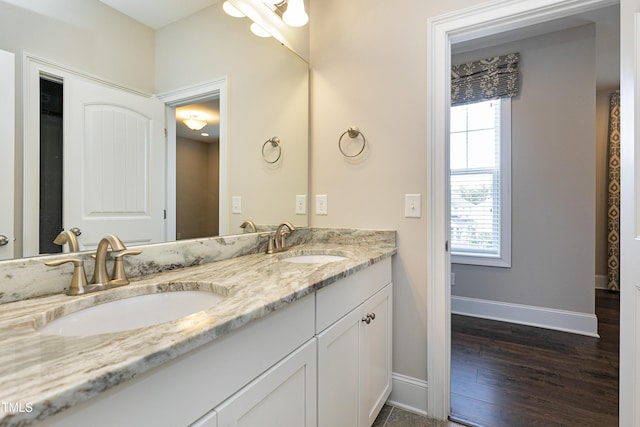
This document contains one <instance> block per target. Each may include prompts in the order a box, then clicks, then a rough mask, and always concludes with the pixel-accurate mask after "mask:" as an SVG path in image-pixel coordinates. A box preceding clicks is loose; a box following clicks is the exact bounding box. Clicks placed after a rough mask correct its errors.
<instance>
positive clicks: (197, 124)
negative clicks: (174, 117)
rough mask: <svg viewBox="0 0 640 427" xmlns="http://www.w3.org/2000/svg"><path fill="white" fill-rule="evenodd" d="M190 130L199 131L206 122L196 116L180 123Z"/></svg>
mask: <svg viewBox="0 0 640 427" xmlns="http://www.w3.org/2000/svg"><path fill="white" fill-rule="evenodd" d="M182 123H184V124H185V125H186V126H187V127H188V128H189V129H191V130H200V129H202V128H203V127H205V126H206V125H207V121H206V120H203V119H201V118H199V117H197V116H189V118H188V119H185V120H183V121H182Z"/></svg>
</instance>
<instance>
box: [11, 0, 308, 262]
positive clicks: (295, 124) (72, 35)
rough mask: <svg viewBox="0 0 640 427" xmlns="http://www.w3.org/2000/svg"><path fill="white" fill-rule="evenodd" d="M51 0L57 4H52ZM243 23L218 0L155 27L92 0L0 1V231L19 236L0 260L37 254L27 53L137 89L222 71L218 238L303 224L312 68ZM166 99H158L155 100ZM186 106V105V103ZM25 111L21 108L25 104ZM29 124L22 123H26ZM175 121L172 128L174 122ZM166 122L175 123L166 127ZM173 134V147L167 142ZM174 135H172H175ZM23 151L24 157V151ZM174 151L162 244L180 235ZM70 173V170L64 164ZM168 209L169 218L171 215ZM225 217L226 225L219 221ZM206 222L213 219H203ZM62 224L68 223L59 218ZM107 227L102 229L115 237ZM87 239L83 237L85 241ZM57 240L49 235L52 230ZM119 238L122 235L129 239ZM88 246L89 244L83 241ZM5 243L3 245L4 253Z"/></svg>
mask: <svg viewBox="0 0 640 427" xmlns="http://www.w3.org/2000/svg"><path fill="white" fill-rule="evenodd" d="M52 3H55V5H53V4H52ZM249 24H250V21H249V20H248V19H235V18H231V17H229V16H227V15H226V14H224V12H223V11H222V4H221V2H216V3H215V4H213V5H212V6H210V7H207V8H205V9H203V10H200V11H199V12H197V13H195V14H193V15H190V16H188V17H186V18H183V19H181V20H179V21H176V22H173V23H171V24H169V25H166V26H164V27H162V28H159V29H157V30H154V29H151V28H149V27H147V26H145V25H142V24H140V23H138V22H137V21H135V20H132V19H131V18H129V17H127V16H125V15H123V14H121V13H120V12H117V11H115V10H113V9H111V8H110V7H108V6H106V5H105V4H103V3H102V2H100V1H98V0H56V2H51V1H49V0H34V1H32V2H29V5H28V6H21V2H18V1H16V0H8V1H0V26H2V28H3V30H4V31H3V37H2V38H0V49H2V50H5V51H9V52H13V53H15V57H16V61H15V62H16V80H15V81H16V98H17V99H16V108H15V115H16V119H15V122H16V128H15V129H16V134H15V135H16V136H15V139H16V143H15V152H16V161H15V164H14V165H12V166H14V167H15V174H14V175H15V177H16V179H15V182H14V183H8V184H7V183H2V185H3V186H7V185H8V186H11V187H13V188H15V194H14V198H13V202H14V212H15V220H14V224H13V230H10V231H4V230H0V234H6V235H12V236H15V246H14V249H13V251H12V253H11V254H10V255H9V256H7V254H6V253H4V254H3V253H0V259H3V258H8V257H11V256H12V255H13V254H15V255H16V256H18V257H19V256H22V255H23V254H24V255H25V256H30V255H36V254H37V253H38V252H39V250H36V251H34V250H24V251H23V249H24V239H23V229H25V227H28V225H26V224H25V223H26V222H28V221H33V218H30V217H29V213H28V212H26V210H27V209H28V207H27V208H25V204H24V203H25V200H26V199H28V194H27V188H29V182H30V181H32V180H36V179H37V178H38V177H34V176H31V175H30V174H31V173H32V172H31V169H32V168H30V167H26V168H25V166H24V165H25V163H24V162H26V161H27V159H28V158H33V157H35V156H36V155H37V154H39V153H33V152H31V150H32V149H31V148H30V146H29V145H28V144H27V145H24V144H23V140H24V138H25V137H26V134H28V133H29V131H30V129H23V128H22V123H23V119H26V117H23V116H24V114H26V113H25V112H24V111H23V106H24V104H25V100H24V99H22V94H23V84H25V80H26V79H27V78H26V70H23V64H24V62H25V61H24V57H25V55H27V54H28V55H31V56H33V57H36V58H43V59H46V60H47V61H50V62H51V63H54V64H59V65H61V66H63V67H66V68H67V69H70V70H75V71H78V72H81V73H84V74H88V75H90V76H96V77H99V78H100V79H103V80H105V81H108V82H113V83H116V84H117V85H119V86H123V87H127V88H131V89H133V90H135V91H138V92H140V93H148V94H152V93H158V94H161V95H162V94H163V93H165V94H166V93H170V92H172V91H175V90H180V89H182V88H185V87H193V86H197V85H198V84H200V83H201V82H206V81H211V80H212V79H216V78H219V77H225V79H226V85H227V99H226V104H225V105H223V106H222V107H221V108H226V123H225V124H224V126H226V135H221V136H220V138H221V139H222V138H226V141H224V142H225V144H226V153H225V154H224V156H223V157H220V159H219V163H220V166H221V167H220V173H221V174H222V173H223V172H224V176H223V175H220V176H219V180H220V182H221V183H222V184H221V185H222V186H224V188H222V187H221V188H220V194H221V197H222V195H224V200H220V203H219V207H220V212H219V214H220V215H219V217H220V222H219V224H218V228H219V230H220V234H237V233H241V232H243V229H242V228H240V224H242V222H244V221H245V220H252V221H254V222H255V223H257V224H264V225H274V224H275V225H277V224H279V223H281V222H283V221H290V222H292V223H294V224H295V225H299V226H306V225H308V217H307V215H306V214H305V215H300V214H296V210H295V200H296V196H297V195H306V194H307V192H308V85H309V81H308V64H307V63H306V62H304V61H303V60H301V59H300V57H298V56H297V55H295V54H294V53H293V52H291V51H290V50H288V49H287V48H285V47H283V46H282V45H281V43H279V42H278V41H276V40H274V39H261V38H258V37H255V36H254V35H253V34H251V32H250V31H249V28H248V27H249ZM160 98H162V96H161V97H160ZM185 104H186V102H185ZM180 106H181V105H178V104H173V105H170V106H169V107H168V108H167V111H168V113H167V121H172V120H174V119H173V118H174V117H175V114H176V108H178V107H180ZM25 111H26V107H25ZM27 121H28V120H27ZM178 124H179V123H177V122H176V123H175V124H174V125H173V128H174V130H175V128H176V127H177V126H178ZM168 127H169V128H171V127H172V126H168ZM273 136H278V137H279V138H280V140H281V141H282V158H281V159H280V160H279V161H278V162H277V163H276V164H268V163H266V162H265V161H264V159H263V158H262V153H261V148H262V145H263V143H264V142H265V141H266V140H267V139H269V138H271V137H273ZM172 137H173V136H172V135H171V134H169V145H171V144H173V143H175V142H174V141H171V139H172ZM179 138H180V137H179V136H178V137H177V139H179ZM23 150H24V154H23ZM176 161H177V159H176V156H175V151H174V152H173V153H172V152H171V150H169V152H168V157H167V160H166V164H167V171H168V172H169V175H168V176H167V181H168V182H169V187H171V182H172V179H173V193H172V192H171V188H168V189H165V193H166V194H167V201H166V203H167V205H168V207H169V209H168V211H169V212H168V217H167V221H168V222H173V228H172V227H171V226H170V225H167V227H166V231H165V232H164V236H165V237H164V239H165V240H169V241H170V240H174V239H175V238H176V233H177V232H178V230H176V225H175V221H176V217H175V210H174V211H173V214H172V211H171V209H170V205H171V203H172V202H171V197H173V204H174V205H175V201H176V199H178V200H179V196H178V195H177V194H176V192H177V191H180V190H177V189H176V183H175V176H173V178H172V177H171V176H170V175H171V170H172V169H173V170H174V175H175V170H176V167H177V165H176ZM65 173H66V169H65ZM232 197H240V198H241V200H242V204H241V213H232V210H231V208H232V206H231V198H232ZM172 215H173V216H172ZM223 220H224V223H223V222H222V221H223ZM209 221H210V219H209ZM63 226H64V227H65V228H67V229H68V228H71V227H73V224H67V223H65V221H64V212H63ZM112 232H113V230H110V229H105V230H101V233H102V234H103V235H104V234H108V233H112ZM83 236H84V234H83V235H81V236H80V237H79V241H80V244H81V247H82V244H83V242H82V239H83ZM53 237H55V236H53ZM121 237H123V240H126V236H121ZM86 247H87V248H89V247H91V245H86ZM1 250H2V249H0V251H1Z"/></svg>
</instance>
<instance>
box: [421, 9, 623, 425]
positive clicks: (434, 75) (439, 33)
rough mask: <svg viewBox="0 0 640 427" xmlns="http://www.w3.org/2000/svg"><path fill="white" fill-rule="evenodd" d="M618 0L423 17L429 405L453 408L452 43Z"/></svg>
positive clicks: (440, 413)
mask: <svg viewBox="0 0 640 427" xmlns="http://www.w3.org/2000/svg"><path fill="white" fill-rule="evenodd" d="M614 4H618V1H616V0H497V1H491V2H488V3H483V4H481V5H478V6H474V7H470V8H466V9H462V10H459V11H455V12H452V13H448V14H445V15H441V16H437V17H433V18H430V19H429V20H428V22H427V34H428V44H427V93H428V96H427V111H428V113H427V127H428V132H427V151H428V153H429V158H428V161H427V170H428V175H427V189H428V201H427V232H428V238H427V300H428V305H427V346H428V347H427V378H428V388H427V410H428V413H429V415H430V416H432V417H435V418H439V419H446V418H447V417H448V415H449V413H450V408H451V395H450V393H451V372H450V371H451V364H450V358H451V286H450V276H451V274H450V273H451V259H450V254H449V252H448V251H447V250H446V247H447V244H448V240H449V237H448V236H449V212H448V211H449V209H448V206H449V204H448V194H447V188H448V187H447V186H448V184H447V183H448V173H449V171H448V169H449V168H448V166H447V160H448V158H449V157H448V155H449V153H448V143H447V141H448V134H449V109H450V91H451V89H450V69H451V44H452V43H459V42H464V41H468V40H473V39H476V38H480V37H484V36H488V35H493V34H498V33H501V32H505V31H509V30H513V29H517V28H521V27H524V26H527V25H533V24H538V23H542V22H546V21H550V20H553V19H558V18H563V17H567V16H570V15H574V14H577V13H581V12H586V11H589V10H594V9H599V8H602V7H606V6H611V5H614Z"/></svg>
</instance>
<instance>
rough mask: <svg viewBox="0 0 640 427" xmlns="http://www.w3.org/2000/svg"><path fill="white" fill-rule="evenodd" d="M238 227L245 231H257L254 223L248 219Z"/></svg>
mask: <svg viewBox="0 0 640 427" xmlns="http://www.w3.org/2000/svg"><path fill="white" fill-rule="evenodd" d="M247 227H248V231H247ZM240 228H242V229H244V231H245V233H255V232H256V231H258V230H257V229H256V223H255V222H253V221H251V220H250V219H248V220H246V221H245V222H243V223H242V224H240Z"/></svg>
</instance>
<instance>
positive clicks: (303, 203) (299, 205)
mask: <svg viewBox="0 0 640 427" xmlns="http://www.w3.org/2000/svg"><path fill="white" fill-rule="evenodd" d="M306 214H307V195H306V194H298V195H297V196H296V215H306Z"/></svg>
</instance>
